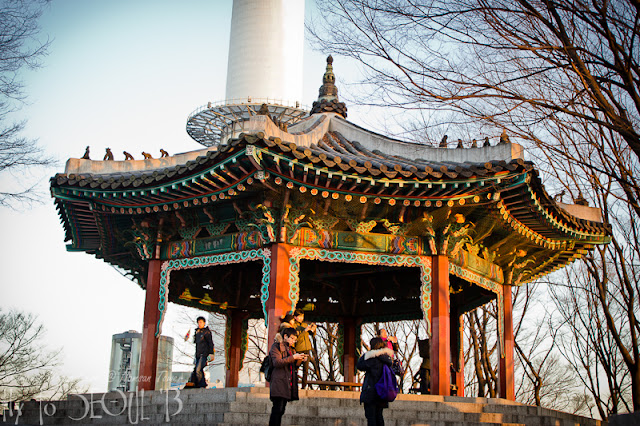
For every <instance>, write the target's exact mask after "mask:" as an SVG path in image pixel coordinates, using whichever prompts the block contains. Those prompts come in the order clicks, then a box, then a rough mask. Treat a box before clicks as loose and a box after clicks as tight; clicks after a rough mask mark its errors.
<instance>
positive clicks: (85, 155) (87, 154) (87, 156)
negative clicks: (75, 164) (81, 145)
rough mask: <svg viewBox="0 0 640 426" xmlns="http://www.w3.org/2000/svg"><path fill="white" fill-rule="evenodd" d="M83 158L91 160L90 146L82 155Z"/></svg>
mask: <svg viewBox="0 0 640 426" xmlns="http://www.w3.org/2000/svg"><path fill="white" fill-rule="evenodd" d="M82 159H83V160H91V158H89V147H87V149H85V150H84V155H83V156H82Z"/></svg>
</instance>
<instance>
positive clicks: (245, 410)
mask: <svg viewBox="0 0 640 426" xmlns="http://www.w3.org/2000/svg"><path fill="white" fill-rule="evenodd" d="M359 397H360V393H359V392H347V391H322V390H301V391H300V400H299V401H295V402H291V403H289V404H287V409H286V414H285V416H284V418H283V422H282V424H283V425H300V426H325V425H326V426H328V425H331V426H335V425H345V426H346V425H349V426H361V425H366V424H367V423H366V420H365V418H364V409H363V407H362V406H361V405H360V403H359ZM125 399H126V400H125ZM21 409H22V412H21V415H20V417H19V418H16V416H17V415H18V414H17V413H16V411H14V412H13V415H9V414H10V413H8V412H5V417H4V422H6V423H10V424H22V425H39V424H45V425H48V424H58V425H61V424H65V425H67V424H68V425H93V424H96V425H98V424H102V425H104V424H113V425H116V424H117V425H124V424H145V425H147V424H148V425H151V424H156V425H160V424H163V425H164V424H171V425H199V424H201V425H205V424H206V425H244V426H247V425H266V424H268V423H269V413H270V412H271V402H270V401H269V389H267V388H259V387H256V388H224V389H183V390H180V391H175V390H172V391H169V392H166V391H145V392H138V393H134V392H129V393H116V392H110V393H103V394H85V395H74V396H72V397H70V398H69V399H68V400H64V401H50V402H36V401H30V402H27V403H25V405H24V406H22V408H21ZM384 417H385V425H387V426H410V425H411V426H426V425H428V426H458V425H472V426H474V425H475V426H479V425H513V426H515V425H535V426H542V425H558V426H561V425H572V426H574V425H606V424H607V423H606V422H601V421H598V420H593V419H589V418H585V417H580V416H575V415H571V414H567V413H563V412H559V411H554V410H548V409H545V408H540V407H531V406H527V405H523V404H520V403H517V402H514V401H509V400H506V399H500V398H467V397H457V396H435V395H398V398H397V399H396V401H395V402H393V403H391V404H390V405H389V408H388V409H386V410H385V411H384ZM16 420H17V423H16Z"/></svg>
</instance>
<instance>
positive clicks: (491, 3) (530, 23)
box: [310, 0, 640, 156]
mask: <svg viewBox="0 0 640 426" xmlns="http://www.w3.org/2000/svg"><path fill="white" fill-rule="evenodd" d="M318 8H319V9H320V10H322V11H323V13H322V14H321V18H319V20H317V21H316V22H315V23H313V24H312V25H310V31H311V34H312V35H313V36H314V38H315V41H316V43H317V44H318V45H319V46H320V47H321V48H322V49H323V50H325V51H330V52H333V53H337V54H342V55H345V56H347V57H350V58H354V59H356V60H358V61H359V63H360V64H361V65H362V67H363V69H364V70H365V72H366V75H365V77H364V79H363V82H364V84H366V85H368V86H370V87H369V88H368V90H367V91H363V92H364V93H369V94H371V96H369V97H367V98H366V99H365V102H369V103H372V104H376V105H384V106H387V107H388V106H398V107H401V108H404V109H416V110H421V111H424V110H425V109H428V110H431V111H442V110H445V111H455V112H458V113H461V114H458V115H457V117H456V118H457V120H459V122H460V123H463V122H469V121H475V122H478V121H480V122H482V123H483V124H487V123H490V124H493V125H495V126H497V127H498V128H500V127H502V128H510V127H511V126H512V125H514V124H516V125H520V126H527V125H535V124H536V123H539V122H540V121H541V120H545V119H546V117H548V116H549V115H552V116H558V117H562V118H563V119H565V120H566V121H571V120H572V119H573V118H578V119H581V120H587V121H589V122H590V123H592V124H595V125H598V126H602V127H603V128H606V129H608V130H609V131H611V132H614V133H616V134H617V135H619V137H620V138H621V139H623V140H624V141H625V142H626V144H627V145H628V146H629V147H630V148H631V150H632V151H634V152H635V154H636V156H638V155H640V138H639V133H638V132H639V130H638V125H639V122H638V113H639V111H640V94H639V93H638V89H639V85H640V67H639V64H638V58H639V57H640V55H639V54H638V53H639V49H638V36H639V35H640V34H639V33H640V26H638V24H637V21H638V18H639V17H640V8H638V5H637V3H636V2H634V1H632V0H615V1H595V2H585V1H577V2H576V1H567V0H556V1H541V0H538V1H528V0H455V1H444V0H427V1H415V0H400V1H398V0H319V2H318ZM532 89H533V90H532ZM540 92H543V93H542V96H541V93H540ZM584 106H588V108H587V109H586V110H585V108H583V107H584Z"/></svg>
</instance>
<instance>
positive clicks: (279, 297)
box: [267, 243, 291, 350]
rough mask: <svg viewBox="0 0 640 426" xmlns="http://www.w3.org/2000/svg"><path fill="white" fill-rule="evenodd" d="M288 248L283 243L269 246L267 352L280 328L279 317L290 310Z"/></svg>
mask: <svg viewBox="0 0 640 426" xmlns="http://www.w3.org/2000/svg"><path fill="white" fill-rule="evenodd" d="M289 248H290V246H289V245H287V244H283V243H274V244H272V245H271V281H270V282H269V298H268V299H267V316H268V323H267V325H268V333H267V348H268V349H267V350H269V349H271V345H272V344H273V339H274V337H275V336H276V333H277V332H278V328H279V327H280V317H281V316H282V315H284V314H286V313H288V312H289V311H290V310H291V300H290V299H289Z"/></svg>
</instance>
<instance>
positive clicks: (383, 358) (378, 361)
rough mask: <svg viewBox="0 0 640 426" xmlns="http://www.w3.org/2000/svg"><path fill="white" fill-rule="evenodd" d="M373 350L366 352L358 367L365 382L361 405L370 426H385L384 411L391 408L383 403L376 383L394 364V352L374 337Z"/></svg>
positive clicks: (361, 393)
mask: <svg viewBox="0 0 640 426" xmlns="http://www.w3.org/2000/svg"><path fill="white" fill-rule="evenodd" d="M369 345H370V346H371V350H369V351H367V352H365V353H364V354H363V355H362V356H361V357H360V359H358V363H357V364H356V367H357V368H358V370H360V371H363V372H364V373H365V374H364V381H363V382H362V392H360V403H361V404H364V416H365V417H366V419H367V425H368V426H384V418H383V417H382V410H384V409H385V408H388V407H389V403H388V402H386V401H383V400H382V399H381V398H380V397H379V396H378V392H377V391H376V383H378V381H379V380H380V377H381V376H382V368H383V366H384V365H387V366H388V367H389V368H391V365H392V364H393V350H392V349H390V348H389V347H387V345H386V343H385V342H384V341H383V340H382V339H381V338H380V337H374V338H373V339H371V341H370V342H369Z"/></svg>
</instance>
